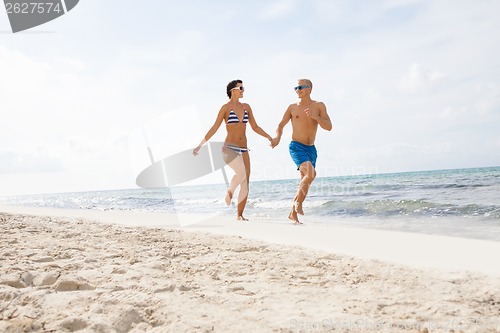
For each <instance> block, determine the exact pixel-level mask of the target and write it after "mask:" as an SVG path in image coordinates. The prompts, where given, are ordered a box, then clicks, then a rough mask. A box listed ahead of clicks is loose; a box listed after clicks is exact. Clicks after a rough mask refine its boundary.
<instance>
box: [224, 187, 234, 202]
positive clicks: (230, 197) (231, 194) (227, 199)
mask: <svg viewBox="0 0 500 333" xmlns="http://www.w3.org/2000/svg"><path fill="white" fill-rule="evenodd" d="M231 200H233V193H231V190H229V189H227V193H226V197H225V198H224V201H225V202H226V205H228V206H229V205H230V204H231Z"/></svg>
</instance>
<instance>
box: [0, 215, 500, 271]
mask: <svg viewBox="0 0 500 333" xmlns="http://www.w3.org/2000/svg"><path fill="white" fill-rule="evenodd" d="M0 212H6V213H11V214H26V215H35V216H51V217H59V218H77V219H85V220H90V221H97V222H101V223H106V224H117V225H122V226H130V227H147V228H164V229H174V230H184V231H187V232H195V231H199V232H206V233H211V234H216V235H225V236H238V237H242V238H245V239H249V240H257V241H264V242H268V243H272V244H278V245H288V246H299V247H303V248H306V249H311V250H316V251H322V252H326V253H335V254H341V255H349V256H354V257H358V258H362V259H369V260H380V261H385V262H388V263H395V264H402V265H407V266H410V267H415V268H434V269H441V270H445V271H471V272H477V273H481V274H486V275H491V276H496V277H500V265H499V264H495V262H494V260H493V258H492V254H493V253H500V242H496V241H490V240H481V239H471V238H460V237H450V236H442V235H433V234H421V233H411V232H401V231H392V230H391V231H390V230H379V229H368V228H363V227H345V226H326V225H316V224H303V225H300V226H296V225H293V224H292V223H290V222H289V220H288V219H283V221H280V220H258V219H253V220H252V221H249V222H237V221H235V219H234V218H233V217H232V216H231V217H230V216H222V215H213V216H209V217H203V218H202V216H201V215H196V214H191V215H187V214H166V213H145V212H133V211H98V210H82V209H57V208H39V207H25V206H13V205H10V206H9V205H0Z"/></svg>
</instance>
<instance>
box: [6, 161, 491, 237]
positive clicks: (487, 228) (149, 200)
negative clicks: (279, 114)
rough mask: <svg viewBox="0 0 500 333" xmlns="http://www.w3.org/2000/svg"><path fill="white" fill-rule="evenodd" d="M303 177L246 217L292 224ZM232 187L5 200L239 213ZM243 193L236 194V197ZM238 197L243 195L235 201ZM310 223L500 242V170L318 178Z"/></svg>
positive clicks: (266, 185)
mask: <svg viewBox="0 0 500 333" xmlns="http://www.w3.org/2000/svg"><path fill="white" fill-rule="evenodd" d="M298 184H299V179H298V178H297V179H291V180H273V181H257V182H251V183H250V195H249V198H248V203H247V207H246V210H245V216H246V217H248V218H250V219H257V220H259V221H262V220H263V221H266V220H268V221H276V220H277V221H279V222H283V223H288V222H289V220H288V219H287V218H286V217H287V215H288V212H289V211H290V207H291V204H292V198H293V196H294V195H295V192H296V191H297V188H298ZM225 191H226V186H225V185H224V184H218V185H200V186H176V187H173V188H167V189H155V190H144V189H129V190H118V191H99V192H81V193H63V194H45V195H30V196H18V197H7V198H0V202H2V203H5V204H19V205H27V206H38V207H53V208H71V209H97V210H111V209H113V210H132V211H148V212H169V213H175V212H182V213H196V214H208V213H210V214H212V213H214V212H218V213H220V214H223V215H236V207H235V206H234V204H233V206H230V207H227V206H226V205H225V204H224V195H225ZM236 194H237V193H236ZM235 197H236V196H235ZM304 211H305V213H306V215H305V216H304V217H302V218H301V221H303V222H304V223H311V224H314V223H321V224H329V225H338V226H351V227H364V228H376V229H386V230H398V231H409V232H418V233H430V234H437V235H448V236H459V237H467V238H479V239H489V240H494V241H500V167H493V168H474V169H457V170H440V171H425V172H406V173H392V174H374V175H362V176H343V177H324V178H317V179H316V180H315V181H314V183H313V186H312V187H311V188H310V190H309V194H308V197H307V200H306V202H305V203H304Z"/></svg>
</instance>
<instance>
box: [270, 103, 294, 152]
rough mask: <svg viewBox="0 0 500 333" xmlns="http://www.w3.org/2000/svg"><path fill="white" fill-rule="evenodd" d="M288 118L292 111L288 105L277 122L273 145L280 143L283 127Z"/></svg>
mask: <svg viewBox="0 0 500 333" xmlns="http://www.w3.org/2000/svg"><path fill="white" fill-rule="evenodd" d="M290 119H292V112H291V110H290V106H288V108H287V109H286V111H285V114H284V115H283V119H281V122H280V123H279V124H278V128H277V129H276V137H275V138H274V139H273V144H274V146H277V145H278V144H279V143H280V140H281V136H282V135H283V128H284V127H285V126H286V124H288V122H289V121H290Z"/></svg>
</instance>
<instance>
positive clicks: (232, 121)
mask: <svg viewBox="0 0 500 333" xmlns="http://www.w3.org/2000/svg"><path fill="white" fill-rule="evenodd" d="M229 106H230V107H231V111H229V117H227V122H226V124H239V123H240V119H239V118H238V116H237V115H236V113H234V111H233V104H232V103H231V102H229ZM244 111H245V113H244V114H243V121H242V123H243V124H246V123H248V112H247V109H244Z"/></svg>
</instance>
